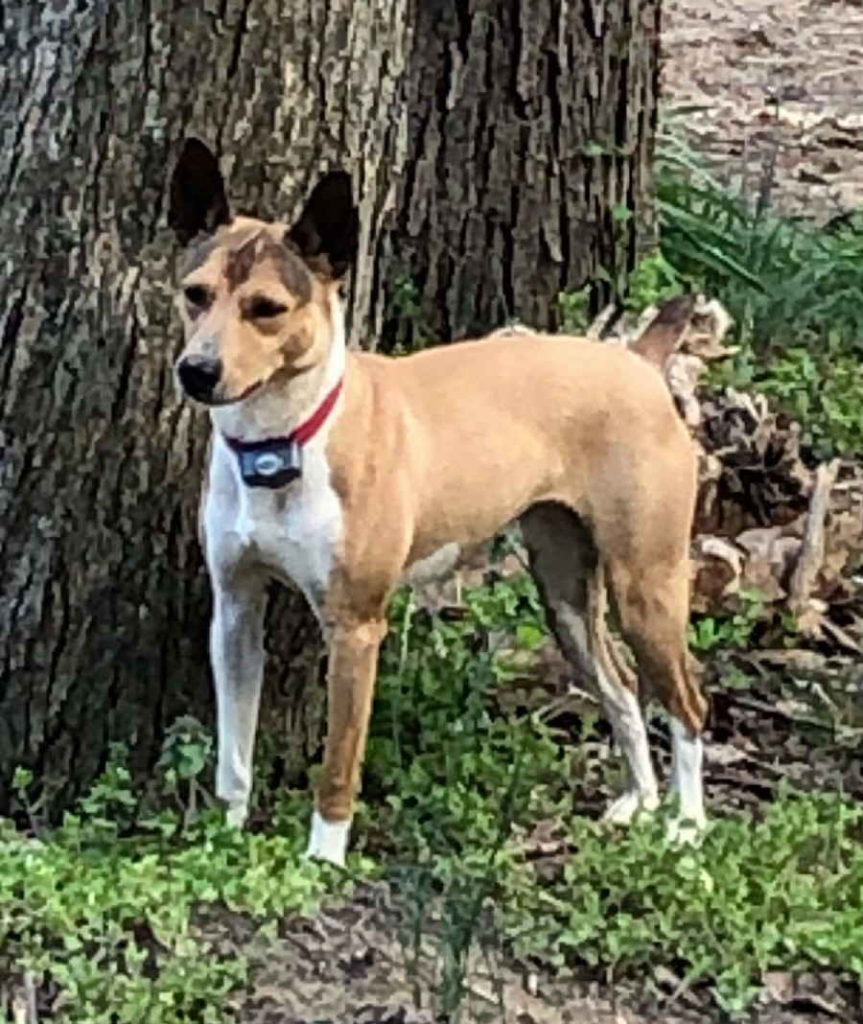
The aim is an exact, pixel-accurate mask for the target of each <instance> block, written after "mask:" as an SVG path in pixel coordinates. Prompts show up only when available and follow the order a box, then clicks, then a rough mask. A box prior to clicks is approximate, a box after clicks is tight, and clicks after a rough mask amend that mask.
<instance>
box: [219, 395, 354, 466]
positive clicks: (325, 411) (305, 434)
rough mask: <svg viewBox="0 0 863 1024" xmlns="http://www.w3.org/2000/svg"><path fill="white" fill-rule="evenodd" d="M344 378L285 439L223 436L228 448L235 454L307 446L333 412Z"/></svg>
mask: <svg viewBox="0 0 863 1024" xmlns="http://www.w3.org/2000/svg"><path fill="white" fill-rule="evenodd" d="M343 381H344V378H341V379H340V380H339V381H338V382H337V384H336V386H335V387H334V388H333V389H332V391H330V393H329V394H328V395H327V396H326V398H325V399H324V400H323V401H322V402H321V404H320V405H319V406H318V407H317V409H315V411H314V412H313V413H312V415H311V416H309V418H308V419H307V420H306V421H305V422H304V423H301V424H300V425H299V426H298V427H295V428H294V429H293V430H292V431H291V432H290V434H288V435H287V436H286V437H268V438H265V439H264V440H263V441H241V440H240V439H239V438H238V437H228V435H227V434H225V435H224V438H225V441H226V442H227V444H228V447H229V448H232V449H233V450H234V451H235V452H250V451H251V452H253V451H256V450H257V449H259V448H270V447H272V446H273V445H277V444H288V445H290V444H298V445H300V446H302V445H304V444H308V443H309V441H311V439H312V438H313V437H314V436H315V434H317V432H318V431H319V430H320V429H321V427H322V426H323V425H324V423H325V422H326V419H327V416H329V414H330V413H331V412H332V411H333V406H334V405H335V404H336V401H337V399H338V397H339V394H340V393H341V390H342V383H343Z"/></svg>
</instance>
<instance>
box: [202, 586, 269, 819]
mask: <svg viewBox="0 0 863 1024" xmlns="http://www.w3.org/2000/svg"><path fill="white" fill-rule="evenodd" d="M265 607H266V590H265V585H264V582H263V581H262V580H260V579H257V578H252V577H249V578H247V577H244V578H242V579H240V580H238V579H231V580H230V582H229V583H227V582H225V581H222V580H219V579H218V578H217V577H215V576H214V578H213V618H212V623H211V626H210V660H211V662H212V667H213V678H214V681H215V685H216V704H217V708H218V732H219V753H218V765H217V769H216V795H217V796H218V797H220V798H221V799H222V800H224V801H225V802H226V803H227V805H228V814H227V816H228V821H229V822H230V824H232V825H242V824H243V822H244V821H245V820H246V816H247V814H248V810H249V797H250V795H251V790H252V756H253V753H254V746H255V729H256V727H257V723H258V706H259V703H260V696H261V682H262V679H263V673H264V610H265Z"/></svg>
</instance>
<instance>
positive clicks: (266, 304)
mask: <svg viewBox="0 0 863 1024" xmlns="http://www.w3.org/2000/svg"><path fill="white" fill-rule="evenodd" d="M287 311H288V307H287V306H283V305H282V304H281V303H280V302H273V300H272V299H265V298H262V297H259V298H257V299H252V301H251V302H250V303H249V305H248V308H247V314H248V316H250V317H251V318H252V320H271V319H272V318H273V317H274V316H281V315H282V313H287Z"/></svg>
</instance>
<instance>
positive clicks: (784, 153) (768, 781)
mask: <svg viewBox="0 0 863 1024" xmlns="http://www.w3.org/2000/svg"><path fill="white" fill-rule="evenodd" d="M663 46H664V52H665V66H664V88H665V98H664V106H665V115H666V116H665V130H679V131H683V132H685V133H687V135H688V137H689V139H690V141H691V142H692V144H693V146H694V147H695V148H696V149H698V150H699V151H700V152H702V153H704V154H705V155H707V156H709V157H710V158H711V159H712V160H713V161H714V163H715V166H716V168H717V173H718V174H719V175H720V176H721V177H723V178H724V179H726V180H731V181H734V182H735V184H739V185H741V186H742V187H743V188H744V189H746V190H747V193H748V194H751V195H753V196H754V195H756V194H758V192H759V190H763V189H764V188H765V187H766V186H765V181H768V180H769V181H771V184H770V186H769V187H770V190H771V198H772V201H773V202H774V203H775V204H776V205H778V206H780V207H781V208H782V209H783V210H784V211H786V212H795V213H800V214H804V215H806V216H812V217H816V218H818V219H819V220H828V219H830V218H832V217H836V216H839V215H842V214H845V213H847V212H848V211H849V210H852V209H854V208H855V207H859V206H861V205H863V158H861V157H863V107H861V104H860V100H859V96H860V90H861V83H863V0H854V2H844V0H835V2H831V0H781V2H774V3H770V2H766V0H725V2H724V3H716V2H714V0H666V4H665V34H664V43H663ZM821 668H823V670H824V671H825V672H828V673H834V672H836V671H840V672H844V673H850V674H854V673H856V672H858V670H857V669H856V667H855V666H854V664H853V662H850V661H849V662H847V663H846V664H844V665H840V666H835V665H832V666H831V665H827V664H824V665H822V666H821ZM749 669H750V670H751V671H754V672H755V673H756V674H757V672H758V671H759V669H758V667H757V666H755V667H753V666H752V665H750V666H749ZM777 671H779V672H780V673H781V672H782V671H783V668H782V666H776V665H772V666H771V665H769V664H765V666H764V672H765V674H766V675H770V676H771V678H772V675H773V673H775V672H777ZM859 671H863V670H859ZM791 675H793V673H791ZM765 677H766V676H765ZM771 686H772V684H771ZM789 687H790V688H791V689H790V690H789V696H788V699H787V700H785V701H782V700H780V701H779V702H778V703H777V701H776V699H775V693H772V694H770V695H768V694H767V693H760V692H759V685H758V683H757V682H756V683H755V685H754V686H753V687H752V688H751V689H748V690H746V691H745V692H741V693H736V692H735V693H730V694H723V695H721V696H720V697H719V699H718V700H717V701H716V702H715V706H714V720H713V728H712V730H711V734H710V736H709V737H708V747H707V754H708V770H707V787H708V794H709V798H710V800H711V804H712V805H713V807H714V808H717V807H719V808H722V807H726V808H728V809H741V808H744V807H747V808H749V809H752V808H753V807H756V806H757V805H758V804H760V803H762V802H763V801H765V800H766V801H769V800H770V798H771V795H772V793H773V792H774V790H775V788H776V787H777V785H778V783H779V780H780V779H781V778H782V777H787V778H790V779H792V780H793V781H794V783H795V784H796V785H801V786H803V787H806V786H819V787H826V788H833V787H835V786H836V785H837V783H838V782H839V780H840V779H841V782H842V785H843V786H844V788H845V790H846V792H854V793H856V794H857V795H858V796H859V797H861V798H863V778H861V766H860V761H859V756H857V755H856V754H855V751H854V750H853V749H849V748H848V746H847V745H846V744H844V743H843V742H842V741H841V737H840V738H837V735H836V734H835V732H834V731H831V729H830V728H829V727H828V726H827V725H826V724H825V722H824V721H823V720H821V719H820V718H819V715H820V714H821V712H823V710H824V709H823V708H819V707H817V706H812V707H810V708H808V709H807V708H803V712H804V715H803V717H809V718H810V719H811V723H814V724H810V727H809V728H808V730H804V731H801V730H800V728H799V727H798V724H797V720H798V713H799V712H800V711H801V703H800V700H801V698H800V697H799V696H794V694H793V682H789ZM817 692H818V691H817V688H816V689H815V691H814V693H815V694H816V696H815V698H813V699H814V700H815V702H816V703H817ZM810 713H811V714H810ZM813 747H814V751H815V752H814V753H813ZM605 796H606V795H605V794H601V793H596V792H594V793H593V794H592V795H591V798H590V803H591V804H592V803H593V802H596V803H597V805H598V803H599V802H601V800H604V799H605ZM586 811H587V812H592V811H593V808H592V807H586ZM398 903H399V900H398V892H397V891H394V889H393V888H392V887H391V886H389V885H387V884H385V883H374V884H367V885H363V886H361V887H360V888H359V889H358V891H357V892H356V893H355V895H354V897H353V899H351V900H350V901H348V902H343V903H341V904H334V905H332V906H330V907H329V908H327V909H326V910H325V911H324V912H323V913H321V914H320V915H319V916H318V917H317V918H316V919H315V920H314V921H304V920H299V919H297V920H295V921H288V922H286V923H285V925H284V927H283V928H282V930H281V933H280V936H279V938H278V940H277V942H276V943H275V944H274V943H272V942H271V941H268V942H267V943H265V944H261V946H260V948H259V949H258V948H257V946H256V943H257V942H258V940H255V939H254V938H253V937H252V936H251V935H244V934H243V929H244V927H245V926H244V925H243V923H242V922H229V921H225V922H221V923H220V924H219V925H218V929H219V931H220V932H221V933H222V934H221V938H220V941H219V945H223V943H227V944H228V945H230V944H231V943H241V944H242V945H243V946H244V948H245V949H246V951H247V952H251V954H252V959H253V962H254V963H255V968H254V972H253V985H252V987H251V990H250V991H249V992H248V993H247V995H246V996H245V997H244V998H243V999H242V1000H241V1005H240V1006H239V1007H238V1011H239V1013H238V1015H239V1019H240V1020H242V1021H243V1022H244V1024H432V1022H433V1021H434V1016H433V1011H432V1010H430V1009H429V1008H428V1007H429V984H428V980H429V979H428V974H426V977H425V980H424V979H423V976H422V971H420V979H419V980H417V979H416V978H412V977H411V976H410V974H409V972H408V971H407V970H406V967H405V957H404V952H403V949H402V945H401V943H400V941H399V938H398V936H399V933H400V929H401V927H402V923H401V921H400V918H399V909H398ZM433 959H434V957H433V954H430V956H429V964H427V968H428V971H429V972H430V971H431V969H432V967H431V966H430V965H431V964H432V962H433ZM490 975H491V976H493V977H494V979H495V982H494V983H493V982H492V981H490V980H489V976H490ZM495 984H497V985H498V986H501V985H502V986H503V996H504V1003H505V1006H506V1012H505V1014H503V1013H502V1012H501V1010H500V1009H499V1008H498V1005H497V1002H496V998H495ZM673 986H674V979H669V978H667V977H665V978H663V977H662V976H661V973H660V974H659V975H657V977H655V978H652V979H649V980H644V981H642V982H641V983H639V984H633V983H627V984H621V985H617V986H613V987H612V986H610V985H607V984H600V983H598V982H597V981H596V980H584V979H577V978H569V979H567V980H561V979H551V978H537V977H535V976H531V975H530V974H529V973H528V972H527V971H526V969H524V968H522V967H521V966H520V965H517V964H512V963H506V962H502V961H498V962H495V963H493V964H491V965H489V964H488V963H481V962H478V963H477V966H476V970H475V972H474V974H473V977H472V980H471V995H470V998H469V999H468V1001H467V1002H468V1007H469V1011H468V1013H467V1014H466V1016H465V1018H464V1020H465V1022H467V1021H471V1022H477V1024H478V1022H480V1021H495V1022H498V1024H647V1022H648V1021H650V1022H656V1021H662V1022H666V1024H696V1022H697V1024H703V1022H705V1021H719V1020H721V1019H722V1016H721V1014H720V1012H719V1010H718V1009H717V1008H716V1006H715V1004H714V1003H712V1001H711V1000H710V998H709V996H707V995H706V994H705V993H688V994H687V995H686V996H685V997H684V998H682V999H680V1000H678V1001H675V1002H673V1003H669V1002H668V1001H663V1000H662V992H663V990H666V991H667V990H668V989H669V987H673ZM771 987H772V989H773V995H772V998H771V997H770V995H769V994H768V995H766V996H765V999H764V1002H763V1004H762V1005H761V1006H760V1007H758V1008H757V1009H756V1010H755V1011H754V1013H753V1016H752V1018H751V1020H752V1022H753V1024H804V1022H805V1024H815V1022H816V1021H828V1020H847V1021H851V1020H855V1019H860V1016H859V1014H860V1013H861V1010H863V1008H861V1007H860V1006H859V1005H856V1006H854V1005H852V1004H853V1003H854V1002H855V1001H856V1000H857V999H859V994H853V993H848V992H843V991H842V990H841V988H840V986H839V985H838V983H837V982H836V981H835V979H832V978H830V977H826V978H825V977H821V978H814V977H813V978H801V979H796V980H795V981H794V982H793V983H792V981H791V979H789V978H788V977H782V976H780V977H777V978H775V979H773V984H772V986H768V988H771ZM417 997H418V998H417ZM417 1003H419V1008H417Z"/></svg>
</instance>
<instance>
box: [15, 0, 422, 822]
mask: <svg viewBox="0 0 863 1024" xmlns="http://www.w3.org/2000/svg"><path fill="white" fill-rule="evenodd" d="M408 23H409V19H408V18H407V17H406V2H405V0H386V2H384V0H365V3H362V4H360V3H352V2H351V0H328V2H327V3H325V4H315V3H310V4H305V3H303V4H300V3H290V2H287V0H242V2H236V0H221V2H219V3H216V2H210V3H204V4H185V5H183V4H181V5H179V6H178V5H177V4H174V3H167V2H166V0H148V2H146V3H143V2H142V3H139V2H136V0H112V2H110V3H109V2H107V0H79V2H73V0H68V2H64V0H57V2H54V3H49V4H44V5H43V4H34V3H31V2H29V0H18V2H12V3H10V4H7V5H6V7H5V9H4V12H3V24H4V28H3V36H2V39H0V126H2V130H3V145H2V151H0V179H2V182H3V186H4V202H3V207H2V211H0V253H2V274H0V334H2V352H0V388H2V392H0V393H2V405H3V412H2V420H0V423H2V436H0V448H2V470H1V471H0V472H2V478H0V551H2V566H3V582H2V596H0V659H2V675H0V812H2V811H3V810H5V809H7V808H8V806H9V795H10V793H9V783H10V778H11V774H12V770H13V768H14V767H15V766H16V765H26V766H29V767H32V768H33V769H35V771H36V773H37V775H38V776H39V778H40V779H41V781H42V782H43V783H44V785H45V786H46V787H47V788H48V790H49V791H50V792H51V793H52V794H53V801H52V802H53V805H54V806H55V807H56V806H59V805H60V804H61V803H62V802H65V801H66V800H68V798H69V797H70V796H71V795H72V794H73V793H74V792H75V791H77V790H80V788H81V787H82V786H84V785H85V784H86V783H87V782H89V781H90V779H91V778H92V777H93V775H94V773H96V772H97V771H98V769H99V766H100V763H101V762H102V761H103V759H104V756H105V753H106V749H107V745H108V742H109V741H110V740H124V741H126V742H127V743H129V744H130V746H131V747H132V751H133V755H134V764H135V766H136V767H137V768H138V769H145V768H146V767H147V766H149V765H152V762H153V759H154V757H155V756H156V755H157V753H158V748H159V744H160V740H161V736H162V734H163V732H164V729H165V727H166V725H167V724H168V723H170V721H171V720H172V719H173V718H174V717H175V716H176V715H177V714H178V713H179V712H181V711H187V712H188V711H192V712H193V713H196V714H198V715H199V716H201V717H204V718H205V720H207V719H209V718H210V708H211V704H212V699H211V696H210V682H209V669H208V666H207V659H206V635H207V619H208V612H209V593H208V587H207V583H206V578H205V575H204V572H203V569H202V565H201V558H200V553H199V548H198V542H197V536H196V506H197V499H198V492H199V487H200V479H201V468H202V459H203V456H204V449H205V444H206V434H207V425H206V417H205V416H204V415H203V414H201V413H197V412H193V411H192V410H191V409H190V407H189V406H188V405H187V404H184V403H182V402H181V401H180V400H179V398H178V396H177V394H176V392H175V386H174V383H173V377H172V368H171V364H172V360H173V358H174V357H175V356H176V354H177V351H178V345H179V341H180V338H179V326H178V323H177V321H176V320H175V318H174V317H173V315H172V313H171V309H170V295H171V292H172V287H173V279H174V269H175V268H174V255H175V247H174V245H173V241H172V239H171V237H170V235H169V232H168V231H167V229H166V228H165V226H164V219H165V209H166V187H167V182H168V176H169V172H170V167H171V164H172V162H173V159H174V157H175V155H176V152H177V148H178V144H179V141H180V139H181V138H182V137H183V136H184V135H185V134H187V133H192V134H197V135H199V136H201V137H202V138H203V139H205V140H206V141H207V142H208V143H210V144H211V145H214V146H215V147H216V149H217V150H218V151H221V154H222V155H223V163H224V169H225V170H226V172H227V174H228V177H229V179H230V187H231V196H232V199H233V200H234V201H235V202H236V205H237V207H238V208H239V209H240V210H244V209H245V210H247V211H259V212H260V213H261V214H262V215H264V216H273V217H276V216H280V217H289V216H290V215H291V214H293V213H294V212H295V211H296V210H297V208H298V206H299V204H300V202H301V201H302V199H303V198H304V196H305V194H306V192H307V191H308V189H309V186H310V182H312V181H313V180H314V179H315V176H316V175H317V174H318V173H319V172H320V171H321V170H322V169H324V168H326V167H327V166H329V165H330V164H331V163H336V162H341V163H343V164H344V165H346V166H347V168H348V169H349V170H350V171H352V172H353V174H354V180H355V188H357V189H358V192H359V195H360V198H361V210H362V240H361V244H362V245H363V247H364V250H365V252H366V253H367V254H368V253H369V252H371V250H372V248H373V246H374V242H375V239H376V238H377V235H378V231H379V224H380V220H381V217H382V216H383V212H384V210H385V208H386V205H387V201H388V198H387V197H388V194H389V192H390V190H391V188H392V183H393V181H394V176H393V171H392V169H393V167H394V166H398V165H399V163H400V160H401V157H400V153H399V145H400V142H399V140H400V138H401V137H402V135H403V132H401V130H400V124H399V119H400V113H399V110H400V108H399V106H398V105H397V104H396V102H395V98H396V92H397V88H398V86H399V84H400V82H401V78H402V65H403V54H404V52H405V41H406V36H407V28H406V26H407V25H408ZM363 262H364V266H370V265H371V262H372V261H371V260H370V259H368V258H366V259H365V260H364V261H363ZM371 292H372V288H371V278H370V276H368V275H366V274H363V273H360V274H358V275H357V277H356V281H355V285H354V291H353V303H352V313H353V322H354V325H355V327H356V329H357V330H358V331H359V332H361V333H365V334H368V333H370V332H371V330H372V329H373V322H374V317H375V313H374V309H373V304H372V301H371ZM280 605H281V609H280V610H281V614H279V610H278V609H277V610H276V613H275V615H274V616H271V618H275V620H276V622H275V628H271V630H270V633H269V638H270V641H269V642H270V644H271V646H272V647H273V648H274V653H275V655H276V657H275V658H274V659H271V664H270V666H269V669H270V671H269V677H268V690H269V691H270V692H271V693H272V692H273V691H274V690H276V691H278V690H281V691H283V697H284V700H283V702H282V704H281V708H282V714H283V715H284V716H285V717H286V719H287V722H288V728H287V732H288V733H289V736H288V740H287V741H286V745H285V749H286V750H289V749H293V750H294V752H295V754H296V755H297V756H296V761H297V762H302V761H304V760H305V755H306V754H307V750H306V749H304V748H306V747H308V745H309V744H311V743H316V742H317V738H318V736H319V730H320V727H319V718H320V705H321V700H322V696H320V695H319V692H318V690H317V688H314V689H312V687H311V686H310V681H311V680H312V679H313V678H314V677H315V676H316V672H315V671H313V670H311V671H300V670H299V668H298V664H297V654H298V653H299V652H300V651H304V650H309V638H310V636H312V635H313V631H312V627H311V625H310V621H309V618H308V616H307V614H306V612H305V609H304V608H303V607H302V605H301V603H300V602H298V601H297V600H296V599H293V600H286V601H285V600H283V601H282V602H280ZM315 648H316V644H313V645H312V648H311V653H314V651H315ZM273 661H274V662H275V665H274V664H273ZM307 661H310V662H311V663H312V664H311V665H310V666H307V667H309V668H311V669H314V667H315V666H314V662H315V661H316V658H314V657H312V658H310V659H307ZM273 676H276V677H277V678H278V680H279V684H280V685H276V686H274V679H273Z"/></svg>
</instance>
